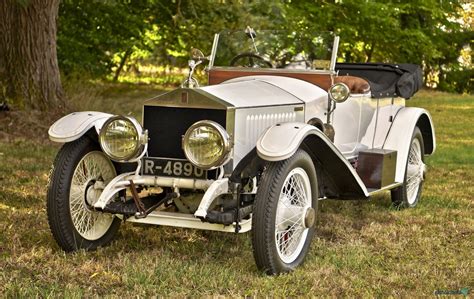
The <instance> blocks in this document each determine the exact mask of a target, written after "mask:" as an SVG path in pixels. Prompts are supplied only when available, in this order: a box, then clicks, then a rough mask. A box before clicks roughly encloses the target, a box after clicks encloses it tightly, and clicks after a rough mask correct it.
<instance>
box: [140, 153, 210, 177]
mask: <svg viewBox="0 0 474 299" xmlns="http://www.w3.org/2000/svg"><path fill="white" fill-rule="evenodd" d="M142 165H143V166H142V174H143V175H154V176H166V177H185V178H195V179H206V178H207V171H205V170H204V169H201V168H198V167H196V166H194V165H193V164H191V162H189V161H188V160H183V159H170V158H148V157H146V158H143V164H142Z"/></svg>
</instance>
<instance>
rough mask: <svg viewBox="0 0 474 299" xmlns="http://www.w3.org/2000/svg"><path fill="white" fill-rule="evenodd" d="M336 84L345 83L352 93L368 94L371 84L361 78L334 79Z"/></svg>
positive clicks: (343, 77)
mask: <svg viewBox="0 0 474 299" xmlns="http://www.w3.org/2000/svg"><path fill="white" fill-rule="evenodd" d="M334 83H344V84H346V85H347V87H349V89H350V91H351V93H366V92H368V91H370V85H369V83H368V82H367V81H366V80H364V79H362V78H359V77H354V76H339V77H335V78H334Z"/></svg>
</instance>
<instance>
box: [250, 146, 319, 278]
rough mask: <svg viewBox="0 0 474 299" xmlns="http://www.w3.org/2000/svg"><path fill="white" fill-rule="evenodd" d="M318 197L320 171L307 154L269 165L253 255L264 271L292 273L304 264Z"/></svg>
mask: <svg viewBox="0 0 474 299" xmlns="http://www.w3.org/2000/svg"><path fill="white" fill-rule="evenodd" d="M317 198H318V184H317V177H316V169H315V168H314V165H313V161H312V159H311V157H310V156H309V155H308V153H306V152H305V151H303V150H298V151H297V152H296V153H295V154H294V155H293V156H292V157H290V158H288V159H286V160H284V161H279V162H274V163H269V164H268V165H267V167H266V169H265V171H264V172H263V174H262V177H261V180H260V183H259V186H258V191H257V195H256V198H255V203H254V209H253V216H252V247H253V254H254V258H255V262H256V264H257V267H258V268H259V269H260V270H261V271H264V272H266V273H267V274H279V273H284V272H289V271H292V270H293V269H294V268H296V267H297V266H298V265H300V264H301V263H302V262H303V260H304V258H305V256H306V254H307V253H308V251H309V246H310V244H311V240H312V238H313V235H314V232H315V222H316V212H317V207H318V200H317Z"/></svg>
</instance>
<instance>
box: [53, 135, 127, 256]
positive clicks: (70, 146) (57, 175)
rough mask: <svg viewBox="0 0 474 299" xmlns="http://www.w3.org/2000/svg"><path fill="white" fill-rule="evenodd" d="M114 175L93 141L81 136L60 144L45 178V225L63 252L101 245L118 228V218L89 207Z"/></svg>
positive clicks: (111, 237)
mask: <svg viewBox="0 0 474 299" xmlns="http://www.w3.org/2000/svg"><path fill="white" fill-rule="evenodd" d="M116 176H117V172H116V170H115V167H114V165H113V163H112V162H111V161H110V159H109V158H108V157H107V156H106V155H105V154H104V153H103V152H102V151H101V149H100V146H99V144H98V143H97V141H96V140H95V139H93V138H92V137H89V136H83V137H81V138H79V139H77V140H74V141H72V142H68V143H66V144H64V145H63V147H62V148H61V149H60V150H59V152H58V154H57V156H56V159H55V161H54V164H53V170H52V172H51V176H50V179H49V185H48V194H47V206H46V210H47V212H48V222H49V227H50V228H51V232H52V233H53V237H54V239H55V240H56V242H57V243H58V245H59V246H60V247H61V248H62V249H63V250H65V251H74V250H78V249H86V250H94V249H96V248H98V247H100V246H105V245H107V244H109V243H110V241H111V240H112V239H113V237H114V236H115V234H116V232H117V230H118V229H119V227H120V219H119V218H117V217H115V216H114V215H112V214H108V213H103V212H98V211H95V210H94V209H93V208H92V207H93V206H94V204H95V203H96V202H97V200H98V199H99V197H100V195H101V194H102V192H103V190H104V188H105V186H106V185H107V183H109V182H110V181H111V180H112V179H113V178H115V177H116Z"/></svg>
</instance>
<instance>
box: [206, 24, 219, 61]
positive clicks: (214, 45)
mask: <svg viewBox="0 0 474 299" xmlns="http://www.w3.org/2000/svg"><path fill="white" fill-rule="evenodd" d="M218 42H219V33H216V34H214V41H213V42H212V50H211V59H210V60H209V65H208V66H207V67H208V69H212V67H213V66H214V59H215V58H216V51H217V44H218Z"/></svg>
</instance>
